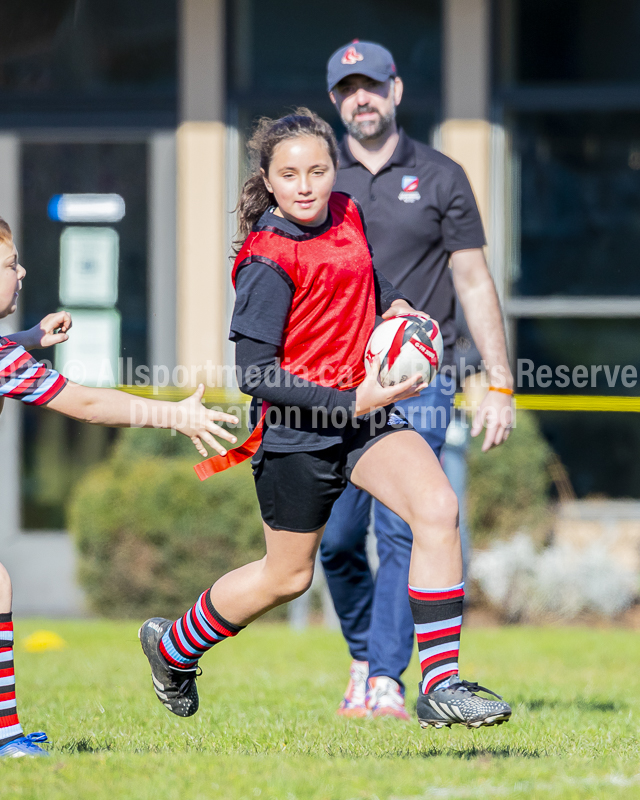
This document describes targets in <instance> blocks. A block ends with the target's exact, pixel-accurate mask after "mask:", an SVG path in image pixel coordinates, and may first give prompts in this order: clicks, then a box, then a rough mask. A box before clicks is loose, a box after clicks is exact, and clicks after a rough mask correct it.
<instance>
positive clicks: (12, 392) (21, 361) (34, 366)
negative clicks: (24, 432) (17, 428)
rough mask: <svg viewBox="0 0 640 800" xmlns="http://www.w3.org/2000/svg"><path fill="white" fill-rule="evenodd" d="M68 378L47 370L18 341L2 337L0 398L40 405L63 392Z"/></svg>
mask: <svg viewBox="0 0 640 800" xmlns="http://www.w3.org/2000/svg"><path fill="white" fill-rule="evenodd" d="M66 385H67V379H66V378H64V377H63V376H62V375H60V373H59V372H56V371H55V370H54V369H47V367H45V366H44V364H40V363H39V362H38V361H36V360H35V358H33V356H32V355H30V354H29V353H27V351H26V350H25V349H24V347H22V346H21V345H19V344H16V343H15V342H12V341H11V340H10V339H5V338H3V337H1V336H0V397H15V398H16V399H17V400H22V402H23V403H31V404H32V405H34V406H41V405H44V403H48V402H49V401H50V400H53V398H54V397H55V396H56V395H58V394H60V392H61V391H62V390H63V389H64V387H65V386H66Z"/></svg>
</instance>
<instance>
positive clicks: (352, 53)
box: [340, 45, 364, 66]
mask: <svg viewBox="0 0 640 800" xmlns="http://www.w3.org/2000/svg"><path fill="white" fill-rule="evenodd" d="M363 60H364V56H363V55H362V53H359V52H358V51H357V50H356V48H355V47H354V46H353V45H351V47H348V48H347V50H346V52H345V54H344V55H343V56H342V58H341V59H340V61H341V62H342V63H343V64H349V65H350V66H353V65H354V64H357V63H358V61H363Z"/></svg>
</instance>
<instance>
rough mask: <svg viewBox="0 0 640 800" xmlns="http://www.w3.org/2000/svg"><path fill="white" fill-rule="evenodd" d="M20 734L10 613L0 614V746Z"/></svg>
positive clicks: (21, 734)
mask: <svg viewBox="0 0 640 800" xmlns="http://www.w3.org/2000/svg"><path fill="white" fill-rule="evenodd" d="M21 736H24V733H23V732H22V727H21V726H20V722H19V720H18V710H17V708H16V679H15V676H14V673H13V622H12V621H11V614H10V613H9V614H0V747H2V746H3V745H5V744H8V743H9V742H12V741H13V740H14V739H19V738H20V737H21Z"/></svg>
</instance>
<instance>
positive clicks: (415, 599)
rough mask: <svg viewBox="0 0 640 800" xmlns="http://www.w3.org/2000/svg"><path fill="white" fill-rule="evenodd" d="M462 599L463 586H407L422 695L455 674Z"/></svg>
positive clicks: (462, 584) (456, 671) (456, 672)
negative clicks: (415, 638) (428, 587)
mask: <svg viewBox="0 0 640 800" xmlns="http://www.w3.org/2000/svg"><path fill="white" fill-rule="evenodd" d="M463 598H464V583H459V584H458V585H457V586H451V587H450V588H449V589H416V588H414V587H413V586H409V604H410V605H411V613H412V614H413V622H414V624H415V628H416V636H417V639H418V652H419V656H420V667H421V669H422V692H423V694H427V692H430V691H431V690H432V689H433V688H434V687H435V686H437V685H438V684H439V683H441V682H442V681H444V680H446V679H447V678H450V677H451V676H452V675H457V674H458V651H459V650H460V628H461V626H462V600H463Z"/></svg>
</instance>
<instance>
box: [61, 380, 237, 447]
mask: <svg viewBox="0 0 640 800" xmlns="http://www.w3.org/2000/svg"><path fill="white" fill-rule="evenodd" d="M203 395H204V385H203V384H200V386H198V388H197V390H196V391H195V393H194V394H192V395H191V397H188V398H187V399H186V400H182V401H181V402H179V403H169V402H167V401H165V400H150V399H148V398H144V397H135V396H134V395H130V394H127V393H126V392H120V391H117V390H116V389H91V388H89V387H87V386H80V385H79V384H77V383H72V382H71V381H69V383H67V385H66V386H65V387H64V389H62V391H61V392H60V393H59V394H58V395H56V397H54V398H53V399H52V400H51V401H50V402H49V403H48V404H47V408H50V409H52V410H53V411H58V412H59V413H60V414H64V415H65V416H66V417H71V418H72V419H77V420H80V421H81V422H89V423H92V424H94V425H108V426H112V427H121V428H172V429H173V430H176V431H179V432H180V433H182V434H184V435H185V436H188V437H189V438H190V439H191V441H192V442H193V443H194V445H195V447H196V449H197V451H198V452H199V453H200V455H202V456H207V455H208V452H207V450H206V448H205V443H206V444H208V445H209V446H210V447H212V448H213V449H214V450H215V451H216V452H218V453H219V454H220V455H222V456H223V455H225V453H226V449H225V448H224V447H223V445H221V444H220V443H219V442H217V441H216V440H215V439H214V438H213V436H214V435H215V436H217V437H219V438H220V439H224V440H225V441H227V442H231V443H232V444H234V443H235V442H236V441H237V439H236V437H235V436H234V435H233V434H232V433H229V431H226V430H225V429H224V428H221V427H220V426H219V425H216V424H215V422H216V421H217V422H229V423H231V424H233V425H235V424H236V423H237V422H238V418H237V417H234V416H233V415H232V414H225V413H223V412H221V411H213V410H211V409H208V408H206V407H205V406H204V405H203V403H202V397H203Z"/></svg>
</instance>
